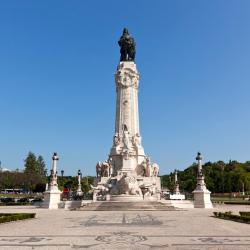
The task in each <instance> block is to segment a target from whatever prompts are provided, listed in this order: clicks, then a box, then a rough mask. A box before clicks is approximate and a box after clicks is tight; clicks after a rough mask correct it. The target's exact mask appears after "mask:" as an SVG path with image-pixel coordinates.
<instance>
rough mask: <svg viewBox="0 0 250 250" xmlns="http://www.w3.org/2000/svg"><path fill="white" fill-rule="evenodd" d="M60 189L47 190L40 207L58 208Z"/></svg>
mask: <svg viewBox="0 0 250 250" xmlns="http://www.w3.org/2000/svg"><path fill="white" fill-rule="evenodd" d="M61 193H62V192H61V191H60V190H49V191H46V192H45V193H44V202H43V204H42V208H48V209H58V208H59V204H60V203H61V201H60V199H61Z"/></svg>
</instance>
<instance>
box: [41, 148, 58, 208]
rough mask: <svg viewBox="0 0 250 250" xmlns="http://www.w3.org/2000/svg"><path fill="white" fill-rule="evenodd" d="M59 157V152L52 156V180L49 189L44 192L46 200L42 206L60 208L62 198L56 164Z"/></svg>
mask: <svg viewBox="0 0 250 250" xmlns="http://www.w3.org/2000/svg"><path fill="white" fill-rule="evenodd" d="M58 160H59V157H58V155H57V153H54V154H53V157H52V169H51V174H50V182H49V185H48V189H47V190H46V191H45V192H44V202H43V205H42V207H44V208H49V209H58V206H59V203H60V198H61V193H62V192H61V191H60V190H59V189H58V185H57V171H56V165H57V161H58Z"/></svg>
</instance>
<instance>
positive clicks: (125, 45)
mask: <svg viewBox="0 0 250 250" xmlns="http://www.w3.org/2000/svg"><path fill="white" fill-rule="evenodd" d="M118 43H119V46H120V53H121V56H120V63H119V65H118V67H117V71H116V73H115V87H116V117H115V133H114V136H113V145H112V147H111V150H110V154H109V157H108V160H107V161H105V162H102V163H101V162H98V163H97V165H96V174H97V178H96V182H95V185H96V186H95V187H93V189H94V198H93V199H94V200H98V199H106V198H107V197H108V200H113V201H140V200H143V199H144V200H158V199H160V192H161V184H160V178H159V177H158V173H159V166H158V165H157V164H156V163H151V162H150V158H149V157H148V156H147V155H146V154H145V152H144V148H143V146H142V139H141V135H140V127H139V110H138V89H139V73H138V71H137V68H136V64H135V62H134V60H135V52H136V50H135V41H134V39H133V38H132V37H131V35H130V34H129V32H128V30H127V29H126V28H125V29H124V30H123V34H122V36H121V38H120V40H119V42H118Z"/></svg>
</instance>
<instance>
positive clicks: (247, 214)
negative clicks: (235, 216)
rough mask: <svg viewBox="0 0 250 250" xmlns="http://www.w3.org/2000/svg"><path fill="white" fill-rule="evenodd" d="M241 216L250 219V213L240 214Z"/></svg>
mask: <svg viewBox="0 0 250 250" xmlns="http://www.w3.org/2000/svg"><path fill="white" fill-rule="evenodd" d="M239 214H240V216H245V217H250V212H245V211H244V212H239Z"/></svg>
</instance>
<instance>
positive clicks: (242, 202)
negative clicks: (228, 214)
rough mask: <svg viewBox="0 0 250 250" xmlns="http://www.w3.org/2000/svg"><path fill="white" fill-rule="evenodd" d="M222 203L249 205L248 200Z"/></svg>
mask: <svg viewBox="0 0 250 250" xmlns="http://www.w3.org/2000/svg"><path fill="white" fill-rule="evenodd" d="M224 204H230V205H250V202H249V201H225V202H224Z"/></svg>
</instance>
